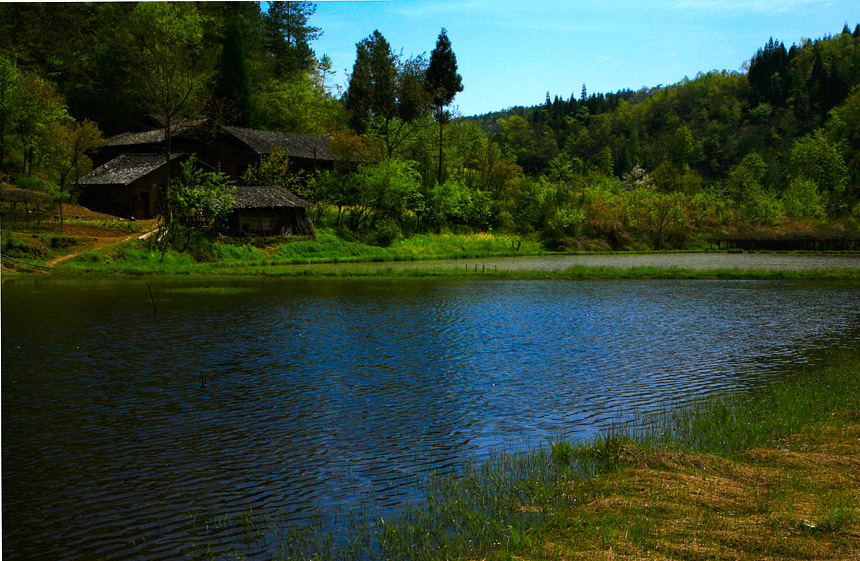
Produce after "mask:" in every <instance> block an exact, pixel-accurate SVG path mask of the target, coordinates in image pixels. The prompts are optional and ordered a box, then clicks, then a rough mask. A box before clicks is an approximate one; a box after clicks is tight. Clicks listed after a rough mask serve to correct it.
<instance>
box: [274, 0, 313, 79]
mask: <svg viewBox="0 0 860 561" xmlns="http://www.w3.org/2000/svg"><path fill="white" fill-rule="evenodd" d="M316 10H317V7H316V4H313V3H311V2H286V1H283V0H275V1H273V2H270V3H269V10H268V12H267V13H266V18H265V26H266V36H267V48H268V50H269V53H270V55H271V56H272V57H273V58H274V60H275V75H276V76H278V77H282V76H293V75H295V74H296V73H298V72H301V71H304V70H310V69H312V68H313V66H314V52H313V50H312V49H311V47H310V42H311V41H315V40H317V39H319V38H320V37H321V36H322V30H320V28H318V27H313V26H312V25H309V24H308V20H309V19H310V17H311V16H312V15H314V13H315V12H316Z"/></svg>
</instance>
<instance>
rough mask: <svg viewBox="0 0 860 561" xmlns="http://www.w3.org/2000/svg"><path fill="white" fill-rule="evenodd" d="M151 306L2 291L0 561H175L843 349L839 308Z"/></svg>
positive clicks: (619, 290) (387, 498) (426, 293)
mask: <svg viewBox="0 0 860 561" xmlns="http://www.w3.org/2000/svg"><path fill="white" fill-rule="evenodd" d="M151 285H152V289H153V295H154V298H155V301H156V304H157V307H158V312H157V313H154V312H153V307H152V303H151V302H150V299H149V293H148V291H147V287H146V285H145V284H143V283H136V282H130V283H115V284H111V283H104V284H84V283H69V284H51V285H44V286H42V285H35V284H28V283H22V284H6V285H4V286H3V310H2V311H3V318H2V319H3V323H2V345H3V348H2V351H3V371H2V417H3V418H2V425H3V426H2V436H3V438H2V446H3V450H2V452H3V517H4V524H3V549H4V558H9V559H25V558H34V557H45V556H47V557H53V558H65V559H83V558H89V557H93V556H95V557H101V558H108V559H128V558H141V559H143V558H147V559H157V558H162V559H173V558H176V557H177V556H178V557H181V554H182V552H183V550H184V547H185V546H186V545H187V540H188V539H189V537H188V536H187V535H184V534H183V533H182V532H183V531H184V530H183V529H184V527H185V525H184V521H185V520H186V519H187V517H188V514H189V512H193V511H201V512H222V513H236V512H241V511H244V510H247V509H249V508H253V509H254V511H257V512H261V511H262V512H269V513H273V514H277V515H282V516H285V517H290V518H299V519H300V518H303V517H308V516H311V514H312V513H313V512H314V509H315V508H316V507H323V508H325V507H326V505H332V504H342V503H346V504H359V503H362V502H366V501H370V502H373V503H374V504H376V505H380V506H382V507H385V506H390V505H396V504H399V503H402V502H404V501H409V500H416V497H414V496H412V494H411V492H410V489H411V485H410V483H411V482H414V481H415V479H416V478H417V477H419V476H421V475H422V474H426V473H428V472H429V471H431V470H437V471H444V470H449V469H455V468H456V466H457V465H458V463H459V462H460V461H461V460H462V459H464V458H468V457H473V456H475V455H483V454H486V453H487V452H488V451H489V450H490V449H492V448H496V447H504V448H521V447H526V446H530V445H534V444H536V443H537V442H538V441H540V440H541V439H545V438H547V437H549V436H553V435H555V434H557V433H559V432H560V433H564V434H567V435H570V436H574V437H588V436H590V435H592V434H594V432H595V431H597V430H599V429H600V428H601V427H605V426H607V425H608V424H609V423H611V422H612V421H613V420H614V419H615V418H617V416H618V415H620V414H622V412H624V411H631V410H633V409H636V410H638V411H642V410H647V409H649V408H656V407H660V406H663V405H665V404H667V403H676V402H679V401H683V400H687V399H691V398H694V397H695V396H697V395H700V394H707V393H711V392H715V391H725V390H737V389H745V388H749V387H754V386H756V385H760V384H764V383H767V381H769V380H772V379H774V377H776V376H778V375H780V373H781V371H783V369H784V367H787V366H789V365H791V364H793V363H796V362H798V361H802V360H808V357H809V356H811V355H810V354H809V351H812V350H814V349H816V348H820V347H827V348H830V347H838V346H842V345H850V344H854V343H853V339H852V337H853V336H856V335H857V334H858V329H860V313H858V310H860V291H858V290H856V287H854V286H850V285H826V284H822V285H813V284H800V283H787V282H720V281H713V282H703V281H698V282H674V281H672V282H669V281H667V282H662V281H647V282H639V281H634V282H579V283H574V282H550V281H545V282H531V281H490V282H477V281H438V280H434V281H423V280H400V281H391V280H360V281H339V280H326V279H313V280H287V281H269V282H259V281H231V285H230V286H227V285H219V286H217V287H211V286H210V287H208V288H207V284H206V282H205V281H198V282H197V283H195V282H192V281H185V282H182V281H153V282H151ZM237 287H238V289H237ZM146 528H156V529H157V530H153V532H152V533H151V534H148V535H147V536H146V537H147V541H146V542H145V543H141V536H142V535H143V534H142V530H141V529H144V530H145V529H146ZM133 541H134V542H135V543H132V542H133Z"/></svg>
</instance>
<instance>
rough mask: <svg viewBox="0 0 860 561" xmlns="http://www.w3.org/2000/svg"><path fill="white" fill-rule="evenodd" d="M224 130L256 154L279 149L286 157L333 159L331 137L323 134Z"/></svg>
mask: <svg viewBox="0 0 860 561" xmlns="http://www.w3.org/2000/svg"><path fill="white" fill-rule="evenodd" d="M224 129H225V130H226V131H227V132H228V133H230V134H232V135H233V136H235V137H236V138H237V139H239V140H240V141H241V142H243V143H244V144H246V145H247V146H249V147H250V148H251V149H252V150H254V151H255V152H257V153H258V154H271V153H272V152H274V151H275V149H276V148H280V149H281V150H283V151H284V152H285V153H286V154H287V156H292V157H294V158H306V159H308V160H334V159H335V157H334V154H332V153H331V152H330V151H329V146H330V144H331V137H329V136H326V135H323V134H297V133H286V132H272V131H261V130H256V129H246V128H242V127H224Z"/></svg>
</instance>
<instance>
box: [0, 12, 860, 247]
mask: <svg viewBox="0 0 860 561" xmlns="http://www.w3.org/2000/svg"><path fill="white" fill-rule="evenodd" d="M265 6H266V8H267V10H266V11H263V8H262V7H261V4H258V3H253V2H248V3H233V2H230V3H221V2H211V3H210V2H202V3H139V4H134V3H124V2H121V3H96V4H89V3H87V4H84V3H61V4H37V3H3V4H0V162H2V172H3V174H4V175H5V181H6V182H7V183H15V184H17V185H18V186H22V187H28V188H37V189H41V190H47V191H49V192H52V193H55V194H56V195H57V196H60V197H69V196H71V197H74V187H73V186H74V183H75V180H76V179H77V177H79V176H80V175H82V174H84V173H86V172H87V171H88V170H89V167H88V166H90V165H91V163H90V162H89V161H88V159H87V157H86V155H87V154H88V153H90V152H89V151H90V150H93V149H97V147H98V146H99V145H101V144H103V143H104V142H105V140H104V139H105V138H106V137H110V136H112V135H114V134H118V133H120V132H127V131H135V130H143V128H144V127H145V126H146V123H147V116H155V119H152V118H150V119H149V122H150V123H161V124H163V123H165V122H168V123H169V122H171V120H172V121H173V122H178V121H179V120H181V119H186V118H199V117H208V118H209V119H211V120H213V121H215V122H218V123H223V124H233V125H239V126H246V127H251V128H257V129H264V130H273V131H280V132H296V133H314V134H330V135H333V136H332V150H333V151H334V152H336V153H337V154H338V157H339V161H338V165H336V167H335V169H334V170H333V171H329V172H324V173H319V174H317V175H316V176H314V177H304V178H287V180H285V181H286V182H287V183H288V184H289V185H290V186H291V189H294V190H296V191H297V192H298V194H299V195H300V196H303V197H305V198H307V199H308V200H310V201H312V202H313V203H315V204H316V205H317V208H316V211H317V212H316V214H315V216H316V217H317V218H318V219H319V220H322V221H324V222H325V221H327V220H328V221H330V222H331V224H332V226H333V227H336V228H338V229H339V231H340V232H342V233H343V234H344V235H349V236H356V237H360V238H363V239H366V240H369V241H373V242H375V243H380V244H385V243H389V242H390V241H391V240H393V239H396V238H398V237H400V236H404V235H409V234H411V233H413V232H420V231H434V232H444V231H489V230H491V231H497V232H506V233H516V234H519V235H522V236H531V237H534V238H536V239H540V240H541V241H543V242H544V243H545V244H546V245H547V246H549V247H564V248H570V249H573V248H601V247H612V248H641V249H644V248H666V247H679V248H689V247H698V246H701V245H702V244H703V243H705V240H707V239H708V238H709V237H713V236H716V235H721V234H727V233H732V232H739V231H740V232H742V231H755V230H760V229H768V230H798V229H816V228H817V229H822V228H824V229H846V228H848V229H857V228H858V224H860V203H858V200H860V25H858V26H857V27H856V28H855V29H854V30H853V32H852V31H851V30H850V29H849V28H848V27H847V26H846V27H845V28H844V29H843V30H842V31H841V32H840V33H838V34H837V35H833V36H830V35H828V36H824V37H823V38H820V39H816V40H807V41H804V42H802V43H800V44H794V45H791V46H790V47H788V48H786V46H785V45H784V44H783V43H781V42H779V41H777V40H775V39H772V40H770V41H769V42H768V43H767V44H766V45H764V46H763V47H762V48H761V49H759V50H758V52H756V53H750V56H751V59H750V62H749V66H748V71H745V72H730V71H711V72H707V73H700V74H698V75H697V76H696V77H695V78H692V79H687V78H685V79H683V80H682V81H680V82H678V83H676V84H673V85H669V86H659V87H653V88H650V89H642V90H639V91H632V90H624V91H619V92H615V93H591V94H589V93H588V92H587V91H586V88H585V86H582V89H581V91H579V92H576V91H575V92H574V93H573V94H571V95H570V97H568V98H564V97H559V96H555V97H551V96H550V94H549V93H547V94H546V100H545V103H543V104H542V105H537V106H533V107H529V108H526V107H516V108H511V109H507V110H501V111H500V112H498V113H493V114H488V115H484V116H476V117H463V116H458V115H457V114H456V113H454V114H452V113H451V111H450V107H452V106H456V99H455V96H456V94H457V92H459V91H460V90H462V82H461V81H460V76H459V74H458V73H457V63H456V56H455V55H454V52H455V51H456V44H454V45H452V44H451V42H450V40H448V38H447V35H446V33H445V30H444V29H443V30H442V32H441V33H440V35H439V39H438V41H437V43H436V45H435V48H434V46H433V45H428V46H427V47H428V48H427V50H428V52H429V51H431V49H432V53H431V54H430V55H427V54H423V55H418V56H414V57H410V58H406V57H403V56H402V55H398V54H397V52H398V51H399V49H398V47H397V46H396V45H390V44H389V43H388V42H387V40H386V39H385V37H383V36H382V34H381V33H379V32H378V31H373V30H368V36H367V38H366V39H364V40H363V41H361V42H360V43H358V44H357V45H356V61H355V66H354V68H353V71H352V73H351V74H350V75H349V76H344V77H337V79H336V80H335V81H337V82H341V83H346V82H347V81H348V85H347V87H346V88H345V90H344V91H336V90H332V89H331V88H329V87H327V86H326V78H327V77H328V76H330V75H331V74H332V72H333V71H332V69H331V63H330V61H329V60H328V58H327V57H326V56H324V55H323V54H322V53H315V52H314V51H313V42H314V40H315V39H317V38H318V37H319V36H320V34H321V33H324V30H322V29H319V28H317V27H314V25H313V22H312V20H313V14H314V11H315V5H314V4H312V3H309V2H271V3H267V4H266V5H265ZM578 89H579V88H577V90H578ZM538 95H540V94H538ZM151 126H155V125H154V124H153V125H151ZM269 164H270V165H269V168H272V167H273V166H274V167H278V166H283V162H282V161H280V163H279V162H270V163H269ZM284 171H285V170H283V169H281V170H275V172H273V173H274V176H277V177H282V178H283V177H285V175H284ZM263 179H265V178H262V179H261V180H263Z"/></svg>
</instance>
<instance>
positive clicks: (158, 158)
mask: <svg viewBox="0 0 860 561" xmlns="http://www.w3.org/2000/svg"><path fill="white" fill-rule="evenodd" d="M184 155H185V154H182V153H177V154H173V156H172V157H171V160H175V159H176V158H179V157H182V156H184ZM165 160H166V158H165V156H164V154H122V155H121V156H117V157H116V158H114V159H113V160H111V161H109V162H108V163H106V164H104V165H102V166H99V167H97V168H96V169H94V170H93V171H91V172H90V173H88V174H86V175H85V176H83V177H81V178H80V179H78V183H79V184H80V185H130V184H131V183H133V182H134V181H137V180H138V179H140V178H141V177H144V176H146V175H149V174H150V173H152V172H154V171H155V170H157V169H159V168H162V167H164V164H165Z"/></svg>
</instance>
